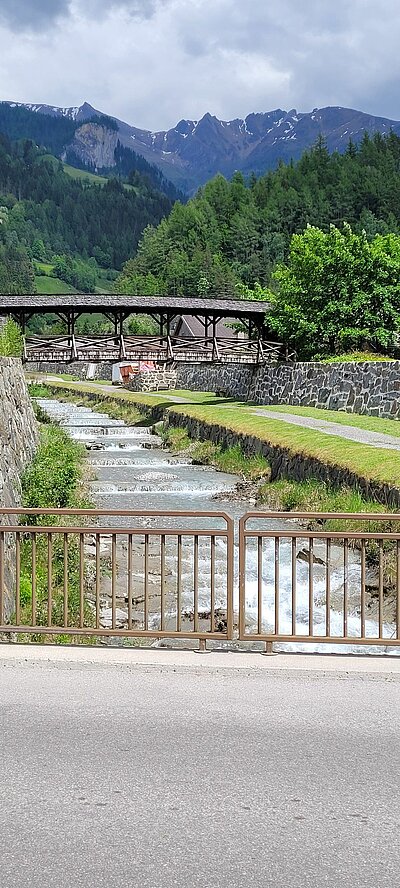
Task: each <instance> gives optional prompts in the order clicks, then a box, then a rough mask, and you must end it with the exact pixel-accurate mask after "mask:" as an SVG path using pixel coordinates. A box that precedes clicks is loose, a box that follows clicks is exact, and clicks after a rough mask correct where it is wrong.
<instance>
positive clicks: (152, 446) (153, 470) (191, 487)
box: [39, 399, 400, 654]
mask: <svg viewBox="0 0 400 888" xmlns="http://www.w3.org/2000/svg"><path fill="white" fill-rule="evenodd" d="M39 403H40V405H41V406H42V408H43V409H44V410H45V411H46V413H47V414H48V415H49V416H50V417H51V418H53V419H54V420H56V421H58V422H59V423H60V424H61V425H62V426H63V427H64V428H65V429H66V430H67V431H68V433H69V434H70V435H71V437H73V438H74V439H76V440H78V441H81V442H82V443H84V444H85V445H86V447H87V452H88V457H87V458H88V461H89V463H90V465H91V466H92V469H93V473H94V477H95V480H93V481H91V495H92V499H93V500H94V502H95V503H96V505H97V507H98V508H101V509H110V510H115V509H121V510H126V509H140V510H142V511H143V512H146V511H151V510H154V511H155V512H158V511H163V510H175V511H180V510H181V511H185V510H188V509H190V510H193V511H207V512H210V513H212V512H221V511H222V512H225V513H226V514H228V515H229V516H230V517H232V518H233V519H235V521H236V520H237V519H238V518H239V517H240V516H241V515H242V514H243V513H244V512H246V511H247V510H248V509H249V504H248V503H247V502H246V500H245V499H244V500H243V501H242V502H238V501H237V499H235V500H232V499H231V498H230V496H229V494H230V493H231V492H232V490H233V489H234V487H235V485H236V481H237V479H236V478H235V477H234V476H232V475H227V474H224V473H221V472H217V471H216V470H215V469H212V468H209V467H204V466H195V465H192V464H190V462H188V460H184V459H182V460H180V459H178V458H175V457H173V456H171V454H170V453H168V452H167V451H165V450H163V449H162V447H161V441H160V439H159V438H157V437H156V436H155V435H152V434H151V432H150V430H149V429H148V428H146V427H145V426H137V427H128V426H126V425H125V423H123V422H121V420H113V419H110V418H109V417H108V416H107V415H106V414H101V413H97V412H94V411H92V410H91V409H90V408H87V407H77V406H76V405H71V404H62V403H60V402H58V401H56V400H48V399H39ZM121 450H122V453H123V455H121ZM114 454H115V455H114ZM225 493H226V499H225V498H224V494H225ZM216 494H218V499H217V500H216V499H214V497H215V496H216ZM250 508H251V506H250ZM173 520H175V521H176V522H177V523H176V524H175V526H178V524H179V520H178V519H173ZM152 523H153V519H152V518H146V519H145V520H143V522H142V524H143V527H146V526H147V527H150V526H152ZM107 524H109V526H110V529H111V528H112V527H113V526H116V525H117V524H121V519H120V518H119V519H117V518H114V519H112V518H110V519H109V520H108V521H107ZM200 526H203V527H204V526H206V524H205V521H204V519H203V520H202V521H201V522H200V521H199V528H200ZM269 527H270V528H271V529H275V528H278V529H284V528H285V527H287V528H289V527H290V529H292V528H293V525H292V524H291V523H290V522H286V524H285V522H284V521H282V520H275V521H272V520H271V522H270V525H269ZM298 551H301V549H300V550H298ZM192 553H193V549H192V542H190V541H189V540H188V539H187V540H185V538H184V540H183V565H182V566H183V578H182V580H183V588H182V605H183V608H184V609H185V608H186V609H187V610H188V611H190V608H192V607H193V570H192ZM307 553H308V541H306V540H304V548H303V552H302V554H303V556H304V557H303V560H302V559H301V558H299V556H298V557H297V559H296V589H297V592H296V614H295V623H296V633H297V634H298V635H307V634H308V628H309V627H308V619H309V561H308V559H307ZM314 554H315V556H316V563H315V564H314V566H313V574H314V597H313V626H314V634H315V635H325V625H326V567H325V564H324V563H323V562H324V554H325V550H324V547H323V545H322V544H318V543H315V546H314ZM176 560H177V551H176V540H172V539H169V538H168V537H167V543H166V569H167V572H168V575H169V576H171V577H172V576H174V575H175V574H176ZM278 560H279V632H280V633H281V634H291V633H292V548H291V541H290V540H289V539H282V540H281V543H280V550H279V559H278ZM319 562H321V563H319ZM274 564H275V542H274V540H271V539H266V540H264V542H263V559H262V627H263V630H264V631H266V632H270V633H272V632H273V631H274V625H275V574H274V569H275V568H274ZM225 565H226V549H225V543H224V542H222V540H220V539H219V540H218V541H217V545H216V589H215V593H216V607H217V608H218V607H220V608H221V609H223V608H224V607H226V573H225ZM237 578H238V549H237V546H235V598H234V606H235V611H236V612H237V610H238V579H237ZM345 581H346V583H347V589H348V600H349V611H348V619H347V635H348V636H350V637H351V636H354V637H356V636H358V635H360V632H361V615H360V603H359V589H360V560H359V556H358V554H357V553H356V552H353V553H352V552H350V553H349V563H348V567H347V572H346V574H345V567H344V559H343V549H342V548H341V547H340V546H332V550H331V571H330V584H331V610H330V625H331V634H332V635H333V636H336V637H343V596H344V583H345ZM137 582H138V588H139V589H140V588H142V585H144V576H143V574H141V573H140V571H139V573H138V576H137ZM258 594H259V593H258V553H257V545H256V542H255V541H254V543H253V541H251V542H250V543H249V545H248V548H247V557H246V586H245V598H246V620H247V625H248V629H249V631H251V630H252V631H256V626H257V621H258ZM199 608H200V610H204V611H207V610H209V608H210V541H209V539H206V538H205V539H202V538H201V537H200V539H199ZM175 615H176V614H175V613H174V609H173V607H172V608H171V609H170V613H169V616H170V617H171V619H172V618H174V616H175ZM154 625H156V624H154ZM383 634H384V637H387V638H390V637H392V636H393V635H394V627H393V626H392V625H391V624H390V623H386V624H385V625H384V632H383ZM377 635H378V625H377V623H376V621H375V620H373V619H367V620H366V636H367V637H371V638H374V637H377ZM275 647H276V649H277V650H279V649H285V650H286V649H287V650H293V649H296V650H305V651H312V650H313V651H318V650H320V651H322V652H327V651H331V652H336V651H337V652H341V653H345V652H346V653H353V652H357V653H376V654H382V653H392V654H394V653H400V649H398V648H390V647H388V648H385V649H382V648H381V647H378V646H376V645H373V644H371V646H362V647H361V646H357V645H342V644H341V645H335V644H334V643H332V644H329V645H326V644H322V643H321V644H318V643H317V642H315V643H313V644H310V643H304V644H302V643H300V642H297V643H296V644H286V643H285V644H283V643H282V644H277V645H276V646H275Z"/></svg>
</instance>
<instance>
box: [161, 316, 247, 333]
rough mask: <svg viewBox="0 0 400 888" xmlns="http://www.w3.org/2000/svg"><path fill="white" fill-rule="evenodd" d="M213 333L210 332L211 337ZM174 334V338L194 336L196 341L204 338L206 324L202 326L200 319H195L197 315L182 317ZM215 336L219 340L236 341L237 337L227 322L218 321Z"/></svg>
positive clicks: (175, 327) (178, 320)
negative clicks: (198, 338)
mask: <svg viewBox="0 0 400 888" xmlns="http://www.w3.org/2000/svg"><path fill="white" fill-rule="evenodd" d="M211 332H212V331H211V330H210V331H209V335H210V336H211ZM173 333H174V336H193V338H194V339H196V338H197V337H202V336H204V324H202V323H201V321H200V320H199V318H198V317H195V315H180V317H179V318H178V319H177V322H176V323H175V325H174V328H173ZM215 335H216V336H217V337H218V339H234V338H235V336H236V330H234V329H233V328H232V327H231V326H229V324H227V323H226V322H225V321H217V323H216V325H215Z"/></svg>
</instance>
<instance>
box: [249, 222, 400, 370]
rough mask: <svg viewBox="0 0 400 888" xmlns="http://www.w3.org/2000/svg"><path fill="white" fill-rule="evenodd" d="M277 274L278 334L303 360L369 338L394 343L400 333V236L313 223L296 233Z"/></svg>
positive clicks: (274, 319)
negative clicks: (371, 236)
mask: <svg viewBox="0 0 400 888" xmlns="http://www.w3.org/2000/svg"><path fill="white" fill-rule="evenodd" d="M273 280H274V284H275V291H274V293H271V294H270V298H271V299H272V301H273V313H272V317H271V318H270V322H271V324H272V327H273V329H274V331H275V333H276V334H277V335H278V336H279V337H280V338H281V339H283V340H285V341H287V342H289V343H291V344H292V345H293V346H294V347H295V348H296V350H297V352H298V354H299V357H301V358H302V359H306V360H308V359H311V358H314V357H318V356H325V355H329V354H334V353H335V352H336V353H340V352H341V351H343V350H347V349H351V348H362V347H364V346H365V345H366V344H368V345H371V346H372V347H378V348H381V349H387V348H388V347H389V346H390V345H392V344H393V342H394V338H395V335H396V333H398V332H399V331H400V237H399V236H398V235H394V234H389V235H376V237H375V238H374V239H373V240H372V241H368V239H367V236H366V234H365V232H363V233H361V234H355V233H354V232H353V231H352V230H351V228H350V226H349V225H347V224H346V225H345V226H344V228H343V230H342V231H339V229H337V228H335V227H334V226H331V227H330V229H329V231H327V232H324V231H321V229H319V228H315V227H311V226H310V227H309V228H307V230H306V231H305V232H304V234H301V235H294V236H293V238H292V242H291V246H290V253H289V258H288V262H287V263H286V264H284V265H280V266H278V268H277V269H276V271H275V273H274V275H273ZM266 295H267V294H266Z"/></svg>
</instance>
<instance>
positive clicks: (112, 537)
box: [0, 507, 234, 640]
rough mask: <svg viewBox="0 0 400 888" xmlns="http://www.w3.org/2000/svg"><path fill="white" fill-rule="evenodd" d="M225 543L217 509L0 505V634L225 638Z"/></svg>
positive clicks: (228, 602)
mask: <svg viewBox="0 0 400 888" xmlns="http://www.w3.org/2000/svg"><path fill="white" fill-rule="evenodd" d="M52 519H54V520H55V522H56V523H54V524H52V523H51V522H52ZM17 522H18V523H17ZM115 525H116V526H115ZM233 546H234V527H233V522H232V520H231V519H230V518H229V516H228V515H226V514H225V512H223V511H219V512H206V511H201V512H195V511H192V510H188V511H181V510H168V511H166V510H164V511H161V512H159V511H156V510H149V511H146V512H143V511H141V510H138V509H131V510H117V509H115V510H107V509H83V510H80V509H60V510H55V509H51V508H50V509H24V508H22V507H20V508H18V507H15V508H12V507H10V508H7V507H6V508H3V509H0V632H1V633H3V634H4V633H6V634H7V635H9V634H13V635H16V634H17V635H18V636H20V637H22V639H24V636H28V637H30V636H35V638H36V636H40V637H41V638H43V637H44V638H45V637H46V636H49V637H52V636H54V635H58V636H62V637H63V636H68V637H69V636H75V635H77V636H88V637H93V638H96V637H97V636H99V637H104V636H115V637H124V636H126V637H136V636H141V635H143V636H145V637H149V638H150V637H153V638H154V637H155V638H159V637H160V638H161V637H168V638H174V637H187V638H196V639H199V640H201V639H205V638H219V639H221V638H225V639H226V640H230V639H232V637H233V563H234V554H233ZM216 591H217V593H218V594H217V595H216Z"/></svg>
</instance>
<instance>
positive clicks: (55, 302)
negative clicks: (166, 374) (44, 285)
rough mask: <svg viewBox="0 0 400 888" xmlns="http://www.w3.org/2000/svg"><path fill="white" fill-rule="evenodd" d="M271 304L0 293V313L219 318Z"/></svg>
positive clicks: (254, 311) (245, 313)
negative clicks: (118, 311) (166, 314)
mask: <svg viewBox="0 0 400 888" xmlns="http://www.w3.org/2000/svg"><path fill="white" fill-rule="evenodd" d="M270 308H271V306H270V303H269V302H258V301H251V300H244V299H200V298H199V297H193V298H192V297H187V296H186V297H183V296H123V295H120V294H116V293H112V294H108V293H107V294H100V293H89V294H86V293H85V294H81V293H72V294H71V293H66V294H65V295H62V294H60V295H57V296H40V295H28V294H27V295H23V296H15V295H12V296H11V295H10V296H8V295H5V294H3V295H1V294H0V314H7V313H8V312H10V311H11V312H12V313H15V314H16V313H18V312H20V311H27V312H32V311H37V312H54V311H56V312H57V311H68V310H70V309H75V310H77V311H81V312H91V313H94V312H99V313H100V312H103V311H114V310H115V309H123V310H126V311H130V312H131V313H132V314H146V313H154V314H158V313H161V312H165V311H169V312H173V313H174V314H175V315H177V314H179V315H182V314H190V315H194V314H198V315H210V316H213V315H214V316H217V315H220V316H221V317H236V318H239V317H246V316H250V315H265V314H266V313H268V312H269V310H270Z"/></svg>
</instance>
